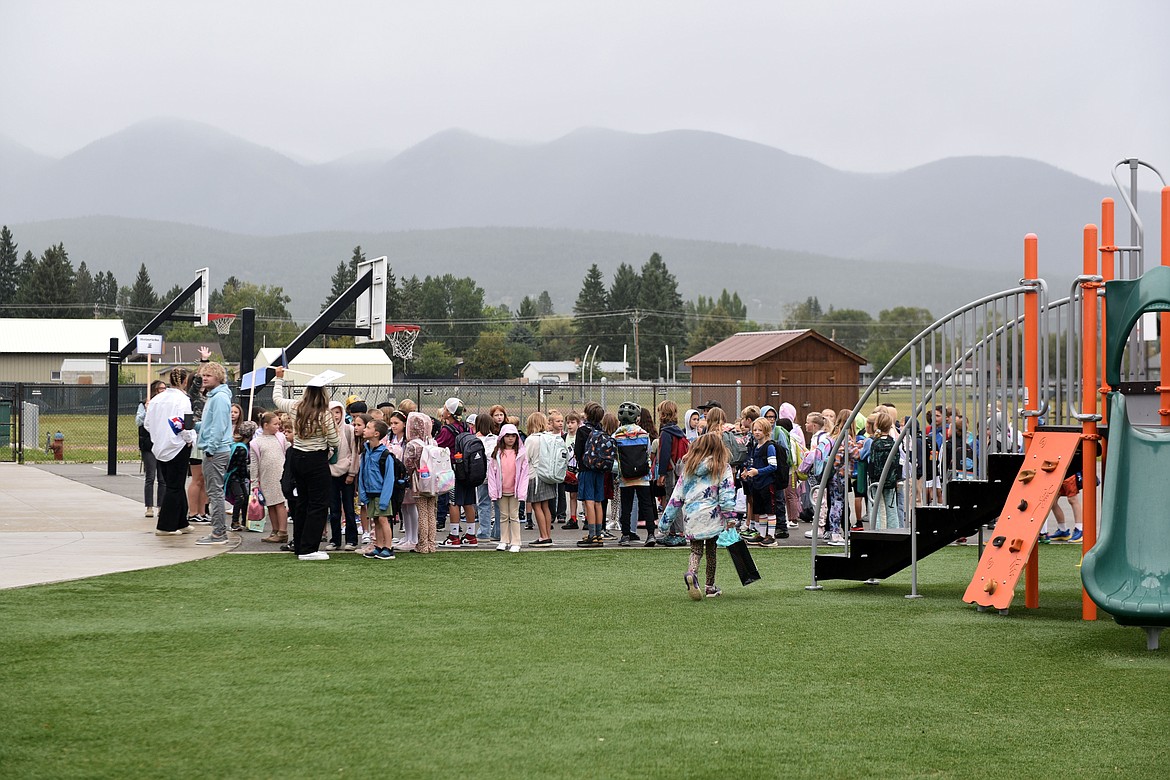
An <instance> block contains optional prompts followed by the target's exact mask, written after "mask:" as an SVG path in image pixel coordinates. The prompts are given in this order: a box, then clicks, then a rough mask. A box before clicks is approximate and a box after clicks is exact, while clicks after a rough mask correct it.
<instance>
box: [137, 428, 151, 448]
mask: <svg viewBox="0 0 1170 780" xmlns="http://www.w3.org/2000/svg"><path fill="white" fill-rule="evenodd" d="M153 447H154V442H153V441H152V440H151V438H150V431H148V430H146V426H145V425H139V426H138V451H139V452H149V451H150V450H151V448H153Z"/></svg>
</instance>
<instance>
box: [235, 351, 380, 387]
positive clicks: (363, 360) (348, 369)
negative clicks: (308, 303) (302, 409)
mask: <svg viewBox="0 0 1170 780" xmlns="http://www.w3.org/2000/svg"><path fill="white" fill-rule="evenodd" d="M281 352H282V350H281V349H280V348H279V347H265V348H264V349H262V350H260V351H259V352H258V353H256V362H255V367H256V368H264V367H265V366H278V365H280V353H281ZM288 367H289V368H290V369H293V370H295V371H297V372H300V373H296V374H292V373H290V374H289V375H288V376H287V377H286V379H288V380H289V381H290V382H292V383H294V384H298V385H303V384H304V383H305V381H306V380H308V379H309V377H310V376H313V375H315V374H320V373H322V372H323V371H326V370H332V371H340V372H341V373H343V374H345V377H344V383H345V384H347V385H392V384H394V364H393V362H392V361H391V360H390V356H389V355H387V354H386V353H385V352H383V351H382V350H380V349H316V348H311V349H306V350H302V351H301V353H300V354H299V355H297V356H296V357H295V358H293V359H292V360H291V361H289V364H288Z"/></svg>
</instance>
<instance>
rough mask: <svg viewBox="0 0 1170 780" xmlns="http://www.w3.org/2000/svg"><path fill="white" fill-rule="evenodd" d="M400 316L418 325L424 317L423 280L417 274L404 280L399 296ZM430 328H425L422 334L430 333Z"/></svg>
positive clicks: (403, 319)
mask: <svg viewBox="0 0 1170 780" xmlns="http://www.w3.org/2000/svg"><path fill="white" fill-rule="evenodd" d="M398 317H399V319H400V320H401V321H402V322H405V323H411V324H415V325H417V324H418V323H419V321H420V320H421V319H422V281H421V280H420V279H419V278H418V276H417V275H416V274H412V275H411V276H409V277H407V278H405V279H403V280H402V293H401V294H400V295H399V296H398ZM429 333H430V328H424V329H423V332H422V333H420V334H419V335H420V336H425V335H429Z"/></svg>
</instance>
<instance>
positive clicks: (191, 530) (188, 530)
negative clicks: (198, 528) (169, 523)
mask: <svg viewBox="0 0 1170 780" xmlns="http://www.w3.org/2000/svg"><path fill="white" fill-rule="evenodd" d="M179 533H181V534H193V533H195V529H194V528H192V527H191V526H189V525H185V526H183V527H182V528H180V529H179Z"/></svg>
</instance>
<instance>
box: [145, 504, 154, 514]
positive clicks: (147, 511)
mask: <svg viewBox="0 0 1170 780" xmlns="http://www.w3.org/2000/svg"><path fill="white" fill-rule="evenodd" d="M146 516H147V517H154V507H152V506H148V507H147V508H146Z"/></svg>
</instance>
